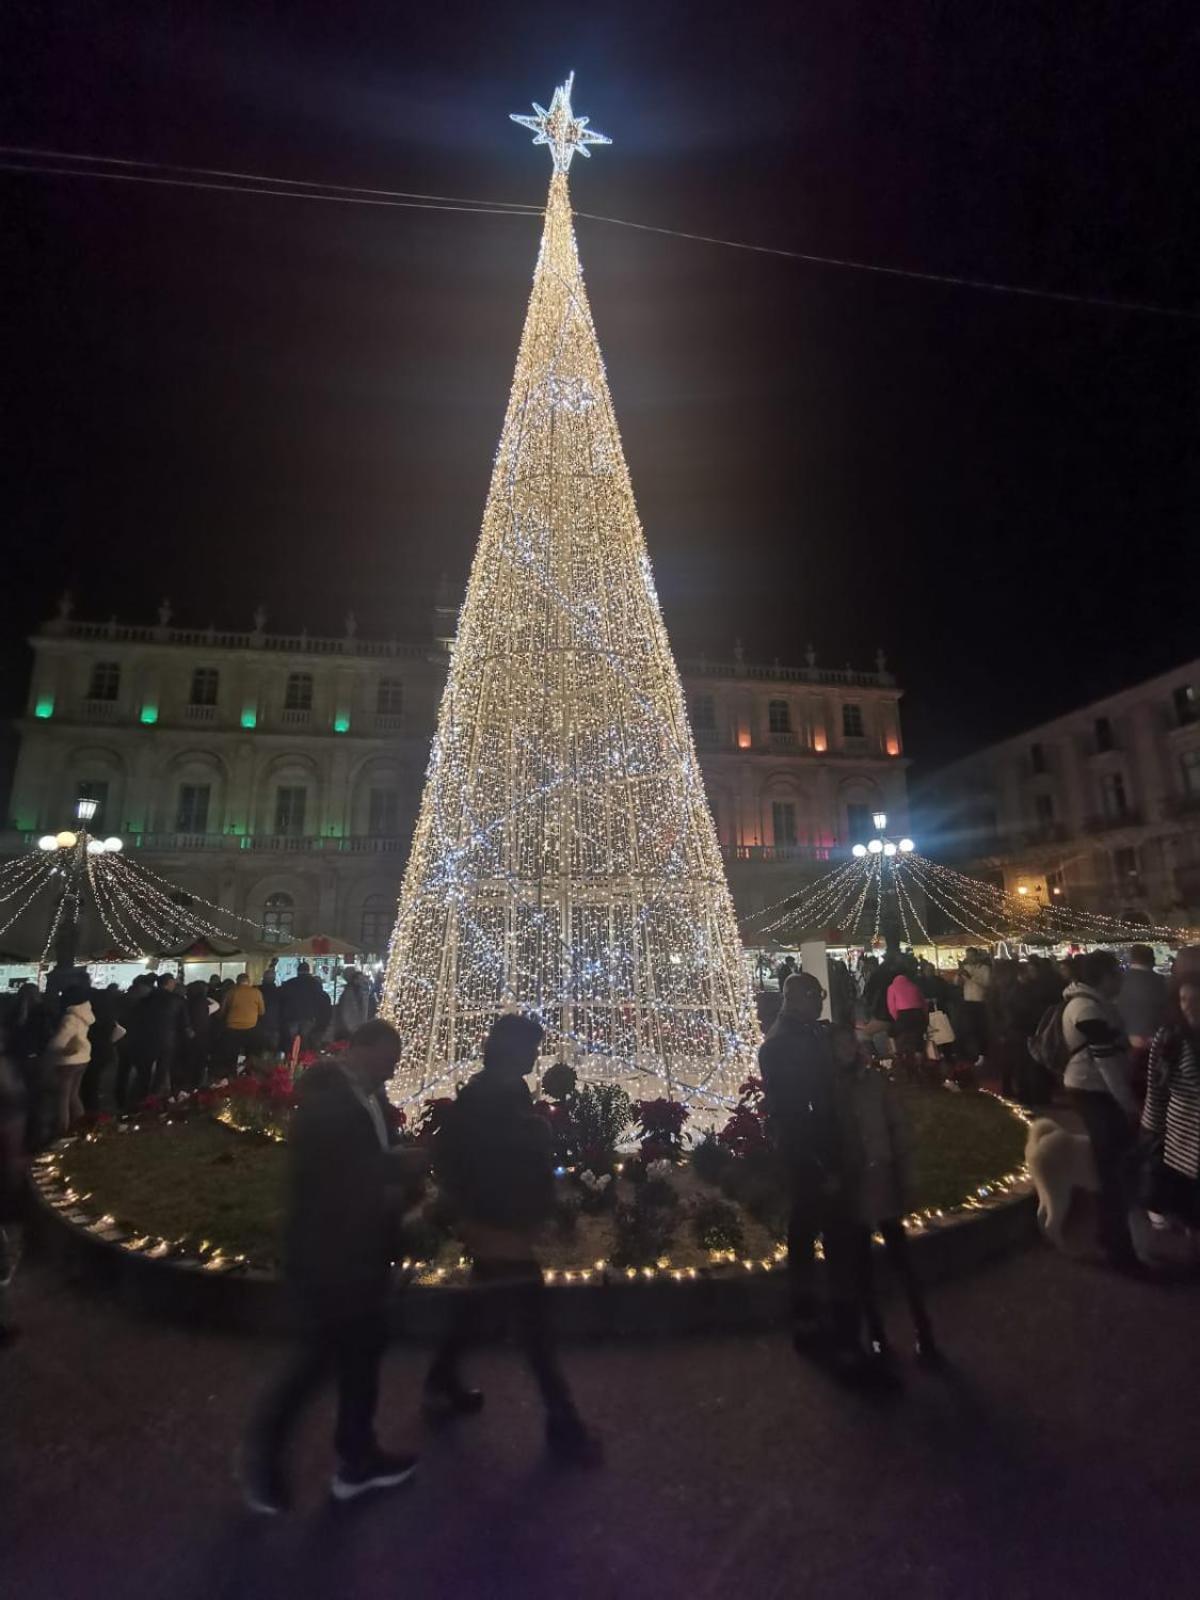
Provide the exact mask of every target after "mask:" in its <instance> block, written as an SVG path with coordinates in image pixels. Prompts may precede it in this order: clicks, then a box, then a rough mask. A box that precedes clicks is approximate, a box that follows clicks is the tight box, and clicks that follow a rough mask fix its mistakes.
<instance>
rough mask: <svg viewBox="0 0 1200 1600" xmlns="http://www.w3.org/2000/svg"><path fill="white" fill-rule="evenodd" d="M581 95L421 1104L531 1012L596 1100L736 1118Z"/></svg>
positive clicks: (442, 875) (728, 1033) (413, 928)
mask: <svg viewBox="0 0 1200 1600" xmlns="http://www.w3.org/2000/svg"><path fill="white" fill-rule="evenodd" d="M570 96H571V81H570V79H568V81H567V82H566V83H565V84H563V85H561V86H560V87H559V89H557V90H556V91H555V95H554V98H553V100H552V101H551V103H550V107H549V109H548V110H545V109H543V108H541V107H538V106H536V105H535V107H534V112H535V114H534V115H533V116H532V117H518V118H517V119H516V120H517V121H519V122H521V123H522V125H524V126H526V127H528V128H530V130H531V131H533V132H534V134H535V142H537V143H542V144H545V145H547V146H548V147H549V148H550V152H551V157H552V163H553V173H552V177H551V183H550V193H549V199H548V202H547V206H546V212H545V221H544V227H543V234H542V240H541V246H540V249H539V253H538V260H537V265H536V268H535V272H534V280H533V289H532V293H531V296H530V301H529V309H528V313H527V316H526V321H525V327H524V330H523V332H522V336H521V342H520V347H519V351H518V355H517V363H516V370H515V373H514V377H513V385H512V390H511V393H510V396H509V402H508V408H507V412H506V415H505V420H504V426H503V429H502V432H501V437H500V444H499V447H498V450H497V454H496V461H495V465H494V469H493V474H492V481H491V486H490V489H489V493H488V499H487V503H486V506H485V509H484V515H483V524H482V529H481V533H480V538H479V544H478V547H477V550H476V554H475V559H474V562H473V564H472V568H471V575H470V579H469V582H468V587H467V593H466V598H465V601H464V604H463V607H462V611H461V614H460V617H459V624H458V634H457V638H456V641H455V644H454V648H453V651H452V654H451V663H450V672H449V677H448V681H447V685H446V689H445V692H444V695H443V699H442V705H441V709H440V712H439V717H438V725H437V730H436V733H435V735H434V738H433V742H432V746H431V750H430V758H429V764H428V768H427V772H426V782H425V790H424V795H423V798H422V802H421V808H420V813H419V816H418V820H417V826H416V830H415V834H414V840H413V847H412V852H411V855H410V858H409V864H408V869H407V872H406V874H405V878H404V884H403V887H402V890H401V895H400V903H399V907H398V913H397V922H396V928H395V931H394V933H393V936H392V941H391V946H390V949H389V956H388V964H387V971H386V976H385V981H384V1001H383V1012H384V1014H385V1015H386V1016H388V1017H389V1018H390V1019H391V1020H393V1021H395V1022H396V1024H397V1026H398V1027H399V1029H400V1031H401V1034H402V1035H403V1037H404V1039H405V1053H404V1056H403V1058H402V1060H401V1062H400V1066H399V1069H398V1072H397V1076H396V1079H395V1081H394V1083H393V1088H392V1093H393V1096H394V1098H395V1099H396V1100H397V1101H398V1102H399V1103H405V1102H409V1101H416V1100H420V1099H421V1098H423V1097H424V1096H426V1095H428V1094H429V1093H431V1092H436V1091H437V1090H438V1089H440V1088H442V1087H444V1086H445V1085H447V1084H449V1083H451V1082H453V1081H454V1080H455V1078H457V1077H459V1076H461V1075H462V1073H463V1071H464V1069H465V1068H466V1067H467V1066H468V1065H469V1064H470V1063H471V1062H472V1061H473V1060H474V1059H476V1058H477V1055H478V1051H479V1048H480V1045H481V1043H482V1040H483V1037H484V1034H485V1032H486V1029H487V1027H488V1025H489V1023H490V1021H491V1019H492V1018H493V1017H494V1015H495V1013H496V1011H497V1010H498V1009H500V1008H503V1007H505V1006H510V1007H515V1008H519V1009H522V1010H529V1011H532V1012H535V1013H536V1014H537V1015H538V1016H539V1017H540V1018H541V1020H542V1022H543V1024H544V1026H545V1027H546V1030H547V1042H546V1046H545V1049H546V1051H547V1053H554V1054H559V1053H562V1054H564V1055H566V1056H568V1057H569V1058H570V1059H571V1060H572V1061H573V1062H574V1063H575V1064H576V1065H577V1067H579V1068H581V1069H582V1070H583V1071H585V1072H586V1075H587V1076H588V1078H589V1079H590V1080H591V1081H618V1082H623V1083H625V1084H626V1086H628V1087H638V1086H640V1088H641V1090H642V1092H651V1091H652V1092H656V1093H662V1092H664V1090H665V1092H666V1093H667V1094H669V1095H672V1096H679V1097H685V1098H688V1099H691V1100H695V1101H696V1102H698V1103H701V1104H707V1105H711V1106H719V1105H723V1104H728V1103H731V1102H732V1101H733V1100H734V1099H735V1098H736V1093H737V1088H738V1085H739V1083H740V1082H741V1081H742V1080H743V1079H744V1077H745V1074H746V1071H747V1069H748V1067H749V1065H750V1063H751V1061H752V1058H753V1051H754V1048H755V1046H756V1044H757V1037H758V1035H757V1023H756V1018H755V1013H754V1009H753V999H752V993H751V988H750V981H749V975H748V973H747V971H746V969H745V964H744V961H743V959H742V952H741V943H740V940H739V937H738V930H737V923H736V918H735V915H734V911H733V903H732V899H731V897H730V895H729V890H728V886H727V884H726V881H725V876H724V869H723V866H722V862H721V856H720V849H719V846H718V843H717V836H716V830H715V827H714V825H713V820H712V815H711V813H710V811H709V808H708V801H707V797H706V794H705V790H704V783H703V778H702V775H701V771H700V766H699V762H698V761H697V758H696V752H695V748H694V745H693V742H692V735H691V730H690V727H689V724H688V720H687V715H686V710H685V705H684V699H683V691H682V687H681V684H680V681H679V676H678V673H677V671H676V668H675V663H674V660H673V657H672V654H671V649H670V644H669V642H668V639H667V634H666V629H665V627H664V624H663V620H662V613H661V609H660V606H659V602H658V596H657V593H656V590H655V586H654V579H653V574H652V571H651V568H650V562H649V558H648V555H647V552H646V546H645V540H644V537H643V534H642V530H641V526H640V523H639V520H638V515H637V510H636V506H635V504H634V499H633V491H632V487H631V485H630V481H629V474H628V469H627V467H626V463H625V458H624V454H623V451H622V447H621V440H620V434H619V431H618V427H617V421H616V416H615V413H614V410H613V404H612V398H611V395H610V393H609V389H608V383H607V379H606V376H605V371H604V363H603V358H602V357H601V354H600V349H599V345H598V342H597V339H596V333H595V328H594V326H593V323H592V317H591V311H590V309H589V306H588V301H587V296H586V293H585V290H584V286H583V278H582V273H581V269H580V264H579V255H578V249H577V246H576V241H575V235H574V230H573V227H572V223H571V205H570V197H569V193H568V187H567V173H568V170H569V168H570V164H571V161H572V159H573V157H574V156H575V155H577V154H585V155H586V154H587V146H588V145H591V144H600V143H607V140H605V139H604V138H603V136H602V135H598V134H595V133H594V132H593V131H592V130H590V129H588V127H587V119H586V118H580V117H578V116H576V114H575V113H574V111H573V110H572V107H571V99H570ZM647 1080H650V1082H649V1083H647Z"/></svg>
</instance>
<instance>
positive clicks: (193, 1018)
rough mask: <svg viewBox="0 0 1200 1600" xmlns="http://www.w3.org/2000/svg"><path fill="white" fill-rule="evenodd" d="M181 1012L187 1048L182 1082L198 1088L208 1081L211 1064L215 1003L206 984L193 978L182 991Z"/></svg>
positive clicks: (187, 1085)
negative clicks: (184, 1020) (185, 1026)
mask: <svg viewBox="0 0 1200 1600" xmlns="http://www.w3.org/2000/svg"><path fill="white" fill-rule="evenodd" d="M183 1006H184V1014H185V1015H186V1017H187V1031H188V1038H187V1048H186V1049H185V1051H184V1068H185V1073H184V1077H185V1082H184V1087H185V1088H188V1089H199V1088H200V1087H201V1085H202V1084H204V1083H206V1082H207V1080H208V1072H209V1068H210V1066H211V1065H212V1047H213V1041H214V1038H215V1031H214V1029H213V1018H214V1017H215V1015H216V1013H217V1009H218V1007H217V1003H216V1001H215V1000H210V999H209V997H208V985H207V983H205V981H204V979H203V978H196V979H194V980H193V981H192V982H191V983H189V984H188V986H187V988H186V989H185V990H184V991H183Z"/></svg>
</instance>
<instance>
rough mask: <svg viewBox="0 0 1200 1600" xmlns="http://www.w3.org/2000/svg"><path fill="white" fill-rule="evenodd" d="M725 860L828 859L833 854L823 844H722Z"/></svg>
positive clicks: (829, 848) (830, 848)
mask: <svg viewBox="0 0 1200 1600" xmlns="http://www.w3.org/2000/svg"><path fill="white" fill-rule="evenodd" d="M721 854H722V856H723V857H724V858H725V860H726V861H828V860H830V859H831V857H832V856H833V854H834V850H833V848H832V847H831V846H830V845H823V844H723V845H722V846H721Z"/></svg>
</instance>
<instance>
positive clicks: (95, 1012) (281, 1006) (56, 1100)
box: [3, 961, 377, 1148]
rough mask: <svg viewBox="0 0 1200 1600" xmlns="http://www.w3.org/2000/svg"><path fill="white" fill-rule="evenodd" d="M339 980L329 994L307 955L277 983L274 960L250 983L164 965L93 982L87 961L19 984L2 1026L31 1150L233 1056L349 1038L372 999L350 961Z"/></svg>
mask: <svg viewBox="0 0 1200 1600" xmlns="http://www.w3.org/2000/svg"><path fill="white" fill-rule="evenodd" d="M340 978H341V988H340V992H339V993H338V996H337V1000H336V1001H334V1000H332V999H331V998H330V995H329V993H328V991H327V990H326V987H325V985H324V984H323V983H322V981H321V980H320V978H318V977H317V976H316V975H315V974H314V973H313V972H312V970H311V968H310V967H309V964H308V963H307V962H304V961H301V962H300V963H299V965H298V967H297V970H296V974H295V976H294V977H291V978H288V979H287V980H286V981H284V982H282V983H281V982H278V981H277V977H276V963H275V961H271V962H270V963H269V965H268V966H267V969H266V971H265V972H264V974H263V976H262V978H261V979H260V980H259V981H258V982H257V983H254V982H252V981H251V979H250V977H249V975H248V974H247V973H245V972H241V973H239V974H238V975H237V977H236V978H222V977H221V975H220V973H217V972H214V973H212V974H211V975H210V976H209V978H207V979H199V978H197V979H194V980H192V981H191V982H185V981H184V979H183V977H182V975H181V974H180V973H179V972H173V971H169V970H168V971H162V972H158V973H152V972H146V973H142V974H139V976H137V977H136V978H134V979H133V981H132V983H130V985H129V987H128V988H127V989H122V988H121V987H120V986H119V985H118V984H115V983H113V984H109V985H108V986H107V987H105V988H97V987H95V986H94V985H93V984H92V983H91V981H90V979H89V976H88V972H87V969H86V967H70V968H66V969H59V970H56V971H54V972H52V973H51V974H50V978H49V981H48V983H47V985H46V988H45V990H39V988H38V987H37V985H36V984H33V983H26V984H22V985H21V986H20V988H19V989H18V990H17V991H16V993H15V994H14V995H12V996H10V997H8V999H7V1012H6V1015H5V1017H4V1019H3V1027H4V1037H5V1041H6V1043H5V1051H6V1054H7V1056H8V1058H9V1059H10V1060H11V1061H12V1063H13V1065H14V1067H15V1070H16V1073H17V1075H18V1078H19V1080H20V1084H21V1089H22V1093H23V1096H24V1102H25V1105H26V1108H27V1117H28V1120H29V1123H30V1129H31V1132H30V1140H31V1143H32V1145H33V1147H35V1148H40V1147H41V1146H42V1145H43V1144H45V1143H46V1142H47V1141H48V1140H49V1139H51V1138H54V1137H61V1136H62V1135H64V1134H66V1133H69V1132H71V1131H72V1130H73V1129H74V1128H76V1127H78V1126H79V1125H80V1123H81V1122H82V1121H83V1120H84V1119H85V1118H86V1117H89V1116H94V1115H95V1114H96V1113H97V1112H98V1111H100V1110H101V1109H105V1108H111V1110H112V1111H114V1112H116V1113H118V1114H121V1113H125V1112H128V1111H130V1110H132V1109H133V1108H134V1107H136V1106H138V1105H141V1104H142V1102H143V1101H144V1100H145V1099H146V1097H147V1096H148V1095H151V1094H154V1095H158V1096H160V1097H164V1098H165V1097H166V1096H168V1095H171V1094H175V1093H178V1092H180V1091H181V1090H190V1089H198V1088H201V1087H202V1086H203V1085H204V1084H205V1083H208V1082H210V1081H212V1080H213V1079H216V1078H220V1077H227V1076H229V1075H230V1074H231V1073H232V1072H234V1071H235V1070H236V1068H237V1064H238V1062H239V1061H241V1060H245V1059H248V1058H250V1057H255V1056H260V1057H261V1056H274V1055H278V1054H281V1053H282V1054H287V1053H289V1052H290V1051H291V1050H292V1049H293V1048H294V1047H295V1046H296V1045H297V1042H298V1044H299V1048H300V1049H301V1050H302V1051H305V1052H309V1051H315V1050H317V1049H318V1048H319V1047H320V1046H321V1045H322V1044H323V1043H324V1042H325V1041H326V1040H328V1039H348V1038H349V1037H350V1035H351V1033H353V1032H354V1030H355V1028H357V1027H359V1026H360V1025H361V1024H362V1023H364V1022H367V1021H369V1020H370V1018H371V1017H373V1016H374V1014H375V1010H376V1004H377V995H376V990H375V986H374V984H373V983H372V982H371V980H370V979H369V978H368V976H367V974H366V973H364V972H362V971H360V970H359V969H358V968H357V967H353V966H350V967H344V968H343V969H342V971H341V974H340Z"/></svg>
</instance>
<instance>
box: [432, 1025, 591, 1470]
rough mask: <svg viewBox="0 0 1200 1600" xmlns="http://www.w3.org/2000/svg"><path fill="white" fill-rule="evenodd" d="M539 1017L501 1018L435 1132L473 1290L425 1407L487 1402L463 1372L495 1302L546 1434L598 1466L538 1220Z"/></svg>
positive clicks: (541, 1186)
mask: <svg viewBox="0 0 1200 1600" xmlns="http://www.w3.org/2000/svg"><path fill="white" fill-rule="evenodd" d="M541 1042H542V1027H541V1024H540V1023H539V1022H538V1021H537V1020H536V1019H535V1018H533V1017H529V1016H523V1015H519V1014H518V1013H516V1012H509V1013H505V1014H504V1015H502V1016H500V1017H498V1018H497V1019H496V1021H495V1023H494V1024H493V1026H492V1030H491V1032H490V1033H489V1034H488V1037H487V1040H486V1042H485V1044H484V1047H483V1071H482V1072H478V1073H476V1074H475V1076H474V1077H473V1078H472V1079H471V1081H470V1082H469V1083H468V1084H467V1086H466V1087H465V1088H464V1089H463V1091H462V1093H461V1094H460V1095H459V1096H458V1099H457V1100H456V1101H455V1102H454V1105H453V1107H452V1108H451V1110H450V1111H449V1113H448V1115H447V1117H446V1121H445V1123H444V1125H443V1126H442V1128H441V1130H440V1131H439V1133H438V1135H437V1139H436V1142H435V1151H434V1166H435V1170H436V1172H437V1176H438V1180H439V1182H440V1184H441V1186H442V1188H443V1190H444V1191H445V1193H446V1195H447V1197H448V1198H449V1200H450V1203H451V1205H452V1206H453V1207H454V1209H455V1211H456V1213H457V1226H458V1232H459V1234H460V1236H461V1238H462V1240H463V1243H464V1244H465V1245H466V1247H467V1249H468V1251H469V1252H470V1254H471V1258H472V1267H471V1280H472V1288H471V1289H470V1290H468V1291H462V1292H461V1293H460V1295H459V1300H458V1305H457V1308H456V1312H455V1317H454V1321H453V1324H452V1327H451V1331H450V1333H449V1335H448V1337H447V1338H446V1339H445V1340H444V1342H443V1343H442V1346H441V1348H440V1349H439V1351H438V1353H437V1355H436V1356H435V1357H434V1360H433V1365H432V1366H431V1367H430V1369H429V1374H428V1376H427V1377H426V1379H425V1409H426V1412H427V1414H430V1415H435V1416H443V1417H445V1416H455V1415H468V1414H471V1413H474V1412H477V1411H479V1410H480V1409H481V1408H482V1406H483V1395H482V1393H481V1392H480V1391H479V1390H478V1389H470V1388H467V1387H466V1386H465V1385H464V1383H463V1381H462V1376H461V1372H460V1367H461V1361H462V1356H463V1353H464V1351H465V1350H466V1349H467V1347H468V1346H469V1345H471V1344H472V1343H474V1342H475V1340H476V1338H477V1336H478V1332H479V1323H480V1320H481V1319H482V1317H483V1316H484V1314H485V1311H486V1307H487V1305H488V1304H491V1305H495V1306H496V1307H498V1308H499V1309H500V1310H501V1311H502V1313H503V1314H504V1316H505V1319H506V1320H507V1321H510V1322H511V1323H513V1324H515V1329H516V1332H517V1335H518V1337H519V1339H520V1341H521V1344H522V1346H523V1348H524V1352H525V1357H526V1360H527V1361H528V1363H529V1366H530V1369H531V1370H532V1372H533V1375H534V1378H535V1379H536V1380H537V1384H538V1387H539V1389H540V1390H541V1393H542V1399H543V1401H544V1403H545V1407H546V1442H547V1444H548V1446H549V1448H550V1450H551V1452H552V1453H553V1454H554V1455H556V1456H557V1457H558V1458H559V1459H561V1460H567V1461H571V1462H574V1463H576V1464H579V1465H595V1464H597V1463H598V1462H599V1460H600V1458H601V1449H600V1444H599V1441H598V1440H597V1439H596V1438H595V1437H594V1436H593V1435H592V1434H591V1433H590V1432H589V1431H588V1430H587V1429H586V1428H585V1427H584V1425H583V1423H582V1421H581V1420H580V1417H579V1413H578V1412H577V1411H576V1409H575V1402H574V1400H573V1399H572V1396H571V1391H570V1388H569V1387H568V1385H567V1380H566V1377H565V1376H564V1374H563V1371H562V1369H561V1367H560V1366H559V1363H558V1355H557V1352H556V1350H555V1348H554V1341H553V1338H552V1336H551V1333H550V1328H549V1323H548V1321H547V1316H546V1290H545V1285H544V1284H543V1281H542V1269H541V1266H540V1265H539V1264H538V1261H537V1258H536V1255H535V1253H534V1241H535V1237H536V1234H537V1231H538V1229H539V1227H540V1226H541V1225H542V1223H543V1222H545V1221H546V1220H547V1218H548V1217H549V1216H550V1214H551V1212H552V1211H553V1209H554V1160H553V1151H552V1148H551V1140H550V1128H549V1125H548V1124H547V1123H546V1122H545V1121H544V1120H543V1119H542V1118H541V1117H539V1116H538V1115H537V1113H536V1112H535V1111H534V1109H533V1100H532V1098H531V1096H530V1093H529V1089H528V1087H527V1086H526V1084H525V1081H524V1080H525V1077H526V1075H527V1074H528V1073H530V1072H532V1071H533V1068H534V1066H535V1065H536V1063H537V1057H538V1047H539V1046H540V1044H541Z"/></svg>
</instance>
